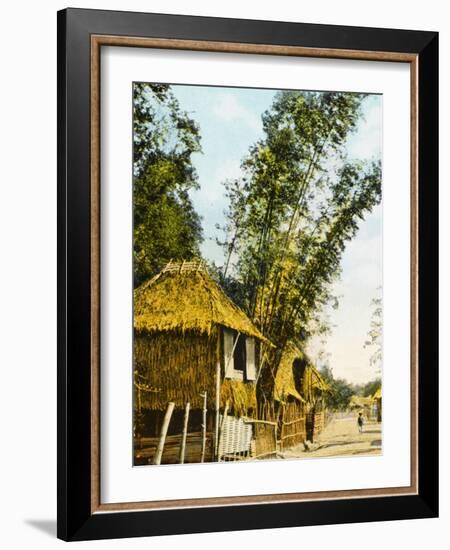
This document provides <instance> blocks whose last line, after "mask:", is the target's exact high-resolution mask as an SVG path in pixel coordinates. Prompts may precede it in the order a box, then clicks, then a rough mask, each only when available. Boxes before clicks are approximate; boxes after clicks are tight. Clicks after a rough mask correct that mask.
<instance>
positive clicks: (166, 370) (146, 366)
mask: <svg viewBox="0 0 450 550" xmlns="http://www.w3.org/2000/svg"><path fill="white" fill-rule="evenodd" d="M218 359H219V349H218V338H217V332H214V333H212V334H211V335H209V336H208V335H206V334H205V335H202V334H195V333H185V334H182V333H177V332H167V333H157V334H152V335H136V336H135V339H134V368H135V370H137V371H138V372H139V374H140V376H141V377H142V378H143V379H145V382H146V384H147V385H148V386H149V391H141V397H140V403H141V407H142V409H144V410H145V409H147V410H160V411H164V410H165V409H166V407H167V403H168V402H170V401H172V402H174V403H175V409H184V407H185V405H186V403H187V402H189V403H190V404H191V409H201V408H202V407H203V398H202V396H201V393H202V392H204V391H206V392H207V396H208V409H209V410H212V408H213V407H214V399H215V388H216V384H215V369H216V364H217V361H218ZM137 391H138V390H136V389H135V394H136V393H137ZM136 403H137V399H136V396H135V408H136Z"/></svg>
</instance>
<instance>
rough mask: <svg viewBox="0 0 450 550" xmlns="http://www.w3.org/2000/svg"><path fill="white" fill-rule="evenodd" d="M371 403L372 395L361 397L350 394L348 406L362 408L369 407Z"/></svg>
mask: <svg viewBox="0 0 450 550" xmlns="http://www.w3.org/2000/svg"><path fill="white" fill-rule="evenodd" d="M372 403H373V399H372V397H362V396H361V395H352V397H351V399H350V408H352V409H354V408H359V409H364V408H365V407H371V406H372Z"/></svg>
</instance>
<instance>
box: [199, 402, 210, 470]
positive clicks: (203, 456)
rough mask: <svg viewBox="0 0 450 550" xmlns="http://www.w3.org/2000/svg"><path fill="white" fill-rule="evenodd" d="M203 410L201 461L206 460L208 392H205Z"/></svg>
mask: <svg viewBox="0 0 450 550" xmlns="http://www.w3.org/2000/svg"><path fill="white" fill-rule="evenodd" d="M201 395H202V396H203V410H202V452H201V455H200V462H205V451H206V411H207V409H206V403H207V396H208V394H207V393H206V391H205V392H203V393H202V394H201Z"/></svg>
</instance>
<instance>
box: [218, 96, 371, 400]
mask: <svg viewBox="0 0 450 550" xmlns="http://www.w3.org/2000/svg"><path fill="white" fill-rule="evenodd" d="M364 98H365V96H364V95H361V94H349V93H339V92H327V93H323V92H321V93H319V92H293V91H289V92H279V93H278V94H277V95H276V97H275V100H274V102H273V104H272V106H271V107H270V108H269V109H268V110H267V111H266V112H265V113H264V115H263V128H264V137H263V138H262V139H261V140H259V141H258V142H257V143H256V144H255V145H253V146H252V147H251V148H250V150H249V154H248V155H247V157H246V158H245V159H244V160H243V162H242V173H243V175H242V177H241V178H239V179H236V180H234V181H231V182H228V183H227V190H228V196H229V200H230V208H229V210H228V217H227V225H226V227H225V231H226V235H227V237H226V239H225V241H224V242H223V243H222V244H223V246H224V247H225V250H226V253H227V260H226V262H225V266H224V269H223V271H222V284H223V285H225V287H226V288H228V291H229V292H231V293H233V298H234V299H235V300H236V301H237V302H238V303H239V304H240V305H241V307H243V308H244V309H245V310H246V312H247V313H248V314H249V316H250V317H251V318H252V319H253V320H254V321H255V323H256V324H257V325H258V327H259V328H260V330H261V331H262V332H263V333H264V334H265V335H266V336H267V337H268V338H269V339H270V340H271V341H272V342H273V343H274V344H275V345H276V348H275V350H266V351H267V353H268V354H269V355H270V360H268V361H266V363H265V367H264V365H263V369H262V372H261V376H260V386H261V388H262V391H263V393H264V394H265V395H266V397H268V398H270V394H271V392H272V391H273V382H274V374H275V373H276V370H277V365H278V363H279V360H280V358H281V355H282V353H283V350H284V349H285V347H286V345H287V343H288V342H289V341H295V342H296V343H300V345H301V343H302V342H304V341H305V340H306V339H307V338H308V336H309V335H310V334H311V331H312V330H314V329H315V328H317V327H318V326H320V311H321V308H322V307H323V305H324V304H326V303H329V302H330V300H332V299H333V296H332V294H331V283H332V282H333V281H334V280H335V278H336V277H337V276H338V275H339V272H340V263H341V258H342V254H343V252H344V250H345V246H346V243H347V242H348V241H349V240H350V239H352V238H353V237H354V236H355V234H356V232H357V230H358V225H359V223H360V222H361V220H363V219H364V217H365V216H366V214H367V213H368V212H370V211H371V210H372V208H373V207H374V205H375V204H377V203H378V202H379V201H380V198H381V168H380V164H379V163H378V162H371V163H362V162H358V161H354V160H353V161H350V160H348V159H347V157H346V151H347V148H346V144H347V139H348V137H349V135H350V134H351V133H352V132H353V131H354V130H355V128H356V127H357V124H358V121H359V120H360V118H361V106H362V102H363V101H364Z"/></svg>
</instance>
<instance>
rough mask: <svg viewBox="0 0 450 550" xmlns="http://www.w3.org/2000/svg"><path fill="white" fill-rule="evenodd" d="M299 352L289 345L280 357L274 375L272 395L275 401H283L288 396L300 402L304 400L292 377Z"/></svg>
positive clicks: (286, 399) (287, 398)
mask: <svg viewBox="0 0 450 550" xmlns="http://www.w3.org/2000/svg"><path fill="white" fill-rule="evenodd" d="M299 354H301V352H300V350H298V349H297V348H295V347H294V346H290V347H289V348H288V350H287V351H286V352H285V353H284V354H283V356H282V358H281V361H280V365H279V367H278V370H277V374H276V376H275V392H274V397H275V400H276V401H279V402H281V403H283V402H286V401H288V400H289V398H294V399H296V400H298V401H301V402H304V401H305V399H304V398H303V397H302V396H301V395H300V393H299V392H298V389H297V387H296V382H295V377H294V368H293V365H294V361H295V359H296V358H297V357H298V355H299Z"/></svg>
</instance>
